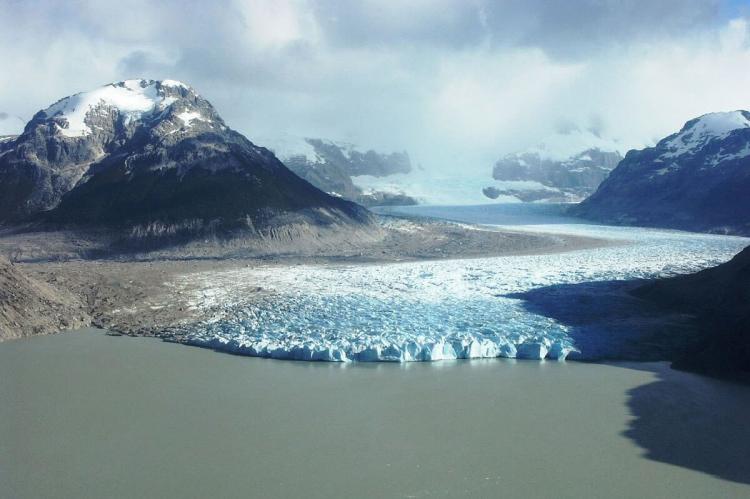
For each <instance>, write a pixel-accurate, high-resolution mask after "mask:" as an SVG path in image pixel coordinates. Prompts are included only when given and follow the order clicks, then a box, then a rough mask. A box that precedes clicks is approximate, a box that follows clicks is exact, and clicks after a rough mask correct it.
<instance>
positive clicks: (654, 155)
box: [571, 111, 750, 235]
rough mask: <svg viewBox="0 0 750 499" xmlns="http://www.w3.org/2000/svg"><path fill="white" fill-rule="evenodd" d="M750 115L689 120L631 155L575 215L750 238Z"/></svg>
mask: <svg viewBox="0 0 750 499" xmlns="http://www.w3.org/2000/svg"><path fill="white" fill-rule="evenodd" d="M748 192H750V113H748V112H747V111H733V112H727V113H711V114H707V115H704V116H701V117H699V118H696V119H693V120H690V121H688V122H687V123H686V124H685V126H684V127H683V128H682V129H681V130H680V131H679V132H677V133H675V134H672V135H670V136H669V137H666V138H664V139H662V140H661V141H659V142H658V143H657V144H656V146H654V147H648V148H646V149H642V150H633V151H629V152H628V153H627V154H626V155H625V158H624V159H623V160H622V161H621V162H620V164H619V165H618V166H617V168H615V169H614V170H613V171H612V173H610V175H609V177H607V179H606V180H605V181H604V182H602V184H601V185H600V186H599V188H598V189H597V191H596V192H595V193H594V194H592V195H591V196H590V197H589V198H587V199H586V200H584V201H583V202H582V203H580V204H579V205H578V206H575V207H573V208H572V209H571V213H572V214H574V215H578V216H582V217H584V218H590V219H594V220H597V221H601V222H605V223H615V224H630V225H643V226H651V227H667V228H674V229H684V230H693V231H701V232H717V233H729V234H743V235H748V234H750V196H748Z"/></svg>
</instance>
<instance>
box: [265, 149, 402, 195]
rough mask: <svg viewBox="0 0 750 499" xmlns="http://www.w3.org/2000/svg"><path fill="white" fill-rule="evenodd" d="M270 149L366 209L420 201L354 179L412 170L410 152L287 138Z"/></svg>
mask: <svg viewBox="0 0 750 499" xmlns="http://www.w3.org/2000/svg"><path fill="white" fill-rule="evenodd" d="M268 143H269V144H270V145H269V148H270V149H271V150H272V151H273V152H274V153H275V154H276V155H277V156H278V157H279V158H280V159H281V161H282V162H283V163H284V164H285V165H286V166H287V167H289V169H291V170H292V171H293V172H294V173H296V174H297V175H299V176H300V177H302V178H304V179H305V180H307V181H308V182H310V183H311V184H313V185H314V186H316V187H318V188H319V189H321V190H323V191H325V192H327V193H329V194H331V195H332V196H338V197H342V198H345V199H349V200H351V201H355V202H357V203H360V204H362V205H364V206H383V205H410V204H416V200H415V199H413V198H411V197H409V196H407V195H405V194H403V193H393V192H386V191H377V190H373V189H363V188H361V187H360V186H358V185H356V183H355V181H353V179H352V177H357V176H362V175H366V176H371V177H387V176H390V175H394V174H399V173H409V172H410V171H411V161H410V159H409V155H408V154H407V153H406V152H393V153H380V152H376V151H374V150H372V149H370V150H368V151H364V152H363V151H360V150H359V149H357V148H356V147H355V146H354V145H353V144H347V143H340V142H333V141H329V140H323V139H314V138H299V139H292V138H287V139H285V140H279V139H277V140H274V141H270V142H268Z"/></svg>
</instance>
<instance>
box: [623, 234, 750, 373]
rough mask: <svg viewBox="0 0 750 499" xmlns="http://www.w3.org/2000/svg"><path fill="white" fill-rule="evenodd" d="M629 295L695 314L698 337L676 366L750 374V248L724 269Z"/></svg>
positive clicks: (645, 287)
mask: <svg viewBox="0 0 750 499" xmlns="http://www.w3.org/2000/svg"><path fill="white" fill-rule="evenodd" d="M633 294H635V295H636V296H638V297H640V298H643V299H645V300H648V301H651V302H654V303H657V304H659V305H660V306H662V307H664V308H665V309H667V310H677V311H680V312H684V313H688V314H692V315H694V317H695V321H696V323H697V325H698V329H699V331H700V332H701V334H700V335H699V336H698V338H697V339H694V340H691V344H690V345H689V346H688V348H687V353H686V354H685V355H683V356H682V357H681V358H680V359H678V360H677V361H676V362H675V366H676V367H682V368H685V369H691V370H698V371H702V372H709V373H715V374H725V373H736V372H744V373H745V374H747V375H750V247H747V248H745V249H744V250H743V251H742V252H740V253H739V254H738V255H737V256H735V257H734V258H733V259H732V260H730V261H729V262H727V263H725V264H722V265H719V266H717V267H714V268H711V269H707V270H703V271H701V272H698V273H695V274H690V275H684V276H678V277H673V278H669V279H662V280H658V281H653V282H650V283H647V284H644V285H642V286H640V287H639V288H637V289H635V290H634V291H633Z"/></svg>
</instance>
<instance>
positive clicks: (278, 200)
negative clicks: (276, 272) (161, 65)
mask: <svg viewBox="0 0 750 499" xmlns="http://www.w3.org/2000/svg"><path fill="white" fill-rule="evenodd" d="M30 220H31V221H37V222H38V221H43V222H44V223H46V224H55V225H75V226H85V227H91V226H104V227H110V228H111V227H115V228H125V229H127V230H129V231H130V233H131V234H135V235H137V236H139V237H157V238H160V237H175V236H180V235H183V236H186V237H192V236H194V235H200V234H205V233H207V232H211V233H216V232H231V231H235V230H242V231H249V232H251V233H252V232H257V233H260V234H264V233H265V234H268V233H272V231H274V230H276V229H277V228H279V227H283V226H287V225H289V224H296V223H301V224H311V225H316V226H360V225H362V224H368V223H369V222H370V215H369V213H368V212H367V211H366V210H365V209H363V208H361V207H359V206H357V205H356V204H354V203H351V202H348V201H346V200H343V199H339V198H336V197H332V196H330V195H328V194H326V193H324V192H322V191H320V190H319V189H317V188H315V187H313V186H312V185H310V184H309V183H308V182H306V181H304V180H302V179H300V178H299V177H298V176H296V175H295V174H293V173H292V172H291V171H289V169H287V168H286V167H285V166H284V165H283V164H282V163H281V162H280V161H279V160H278V159H277V158H276V157H275V156H274V155H273V153H271V152H270V151H269V150H267V149H265V148H263V147H259V146H256V145H255V144H253V143H252V142H250V141H249V140H248V139H246V138H245V137H244V136H242V135H241V134H239V133H237V132H235V131H233V130H231V129H230V128H229V127H227V126H226V124H225V123H224V121H223V120H222V119H221V117H220V116H219V114H218V113H217V112H216V110H215V109H214V108H213V106H212V105H211V104H210V103H209V102H208V101H207V100H205V99H204V98H202V97H201V96H200V95H198V94H197V93H196V92H195V90H193V89H192V88H191V87H189V86H187V85H185V84H183V83H180V82H176V81H170V80H164V81H153V80H128V81H124V82H119V83H114V84H110V85H106V86H104V87H101V88H99V89H96V90H93V91H91V92H85V93H81V94H76V95H73V96H70V97H66V98H64V99H61V100H60V101H58V102H56V103H55V104H53V105H52V106H50V107H48V108H46V109H44V110H42V111H39V112H38V113H37V114H36V115H35V116H34V117H33V118H32V120H31V121H30V122H29V123H28V124H27V125H26V128H25V129H24V132H23V133H22V134H21V135H20V136H18V137H16V138H13V139H10V140H5V141H2V142H0V221H3V222H5V223H18V222H24V221H30Z"/></svg>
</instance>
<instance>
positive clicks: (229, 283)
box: [183, 220, 750, 362]
mask: <svg viewBox="0 0 750 499" xmlns="http://www.w3.org/2000/svg"><path fill="white" fill-rule="evenodd" d="M467 221H471V220H467ZM510 228H512V229H514V230H535V231H543V232H548V233H555V232H557V233H575V234H581V235H589V236H596V237H600V238H604V239H607V240H609V241H611V243H612V244H611V245H609V246H605V247H601V248H595V249H587V250H580V251H572V252H568V253H559V254H547V255H545V254H541V255H527V256H506V257H497V258H480V259H471V260H447V261H429V262H412V263H393V264H376V265H296V266H280V265H263V266H258V267H248V268H242V269H235V270H227V271H219V272H205V273H200V274H197V275H192V276H190V277H189V279H191V283H190V284H191V287H190V289H195V285H196V282H197V283H198V290H199V291H197V292H194V293H193V296H192V297H191V300H192V306H193V307H195V308H196V309H198V310H201V311H202V312H203V314H202V315H204V316H205V317H206V320H205V321H203V322H201V323H199V324H193V325H191V326H189V327H187V330H186V331H183V340H184V341H186V342H187V343H189V344H192V345H198V346H203V347H208V348H214V349H217V350H221V351H227V352H232V353H237V354H243V355H250V356H257V357H268V358H274V359H293V360H308V361H335V362H349V361H360V362H371V361H392V362H410V361H435V360H446V359H470V358H489V357H505V358H518V359H558V360H563V359H565V358H567V357H568V356H569V355H570V354H575V355H576V356H577V358H586V357H587V354H588V353H589V352H588V351H587V346H588V347H589V348H588V350H591V346H592V345H594V344H595V343H596V342H599V343H601V342H606V341H608V340H607V338H608V337H607V334H606V333H607V331H593V330H592V332H591V333H587V334H590V337H589V338H587V337H585V336H584V337H581V335H572V334H571V331H570V329H569V326H566V325H565V324H563V323H560V322H558V321H556V320H555V319H553V318H551V317H546V316H545V315H543V314H539V313H534V312H531V311H529V310H528V309H527V308H526V307H524V306H523V303H522V301H521V300H519V299H518V298H514V297H512V296H510V295H514V294H517V293H523V292H527V291H529V290H534V289H537V288H541V287H545V286H550V285H555V284H575V283H584V282H591V281H611V280H621V279H636V278H647V277H654V276H665V275H672V274H677V273H685V272H692V271H695V270H698V269H701V268H705V267H708V266H711V265H716V264H718V263H721V262H723V261H726V260H728V259H729V258H731V257H732V256H733V255H734V254H735V253H737V252H738V251H740V250H741V249H742V248H743V247H744V246H746V245H748V244H750V240H749V239H747V238H740V237H730V236H719V235H705V234H703V235H702V234H691V233H685V232H676V231H660V230H651V229H636V228H622V227H607V226H595V225H580V224H567V223H566V224H556V225H535V226H519V225H514V226H512V227H510ZM186 279H188V278H186ZM256 286H262V287H263V289H264V292H263V293H261V294H260V296H258V294H252V293H251V294H248V293H246V292H244V291H243V290H244V289H245V288H252V287H256ZM186 289H187V288H186ZM250 296H251V297H250ZM575 306H576V307H577V308H581V310H582V313H585V307H586V304H585V303H582V304H580V303H579V304H576V305H575ZM605 329H606V328H605ZM594 336H596V337H594ZM574 337H575V339H574Z"/></svg>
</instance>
